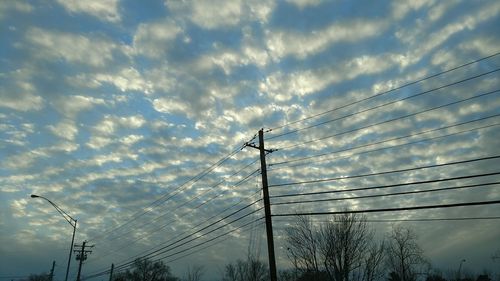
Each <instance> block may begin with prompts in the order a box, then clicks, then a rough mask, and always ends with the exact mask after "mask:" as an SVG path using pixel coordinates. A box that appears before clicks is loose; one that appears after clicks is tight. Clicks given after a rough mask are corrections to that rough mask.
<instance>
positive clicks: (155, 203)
mask: <svg viewBox="0 0 500 281" xmlns="http://www.w3.org/2000/svg"><path fill="white" fill-rule="evenodd" d="M240 151H241V148H238V149H235V150H233V151H232V152H230V153H229V154H227V155H226V156H224V157H223V158H221V159H219V160H218V161H217V162H215V163H213V164H211V165H210V166H209V167H208V168H206V169H204V170H203V171H202V172H200V173H199V174H197V175H196V176H194V177H192V178H190V179H189V180H187V181H186V182H184V183H183V184H181V185H180V186H178V187H177V188H175V189H174V190H172V191H171V192H168V193H166V194H164V195H162V196H161V197H160V198H158V199H156V200H155V201H153V202H152V203H150V204H149V205H148V206H147V207H146V208H145V209H146V211H142V212H141V211H138V212H137V213H135V214H134V215H132V217H131V218H130V219H129V220H128V221H126V222H125V223H123V224H121V225H119V226H117V227H115V228H112V229H110V230H108V231H106V232H104V233H102V234H100V235H97V236H96V237H93V238H92V239H88V240H87V241H95V240H97V239H99V238H101V237H104V236H105V235H107V234H109V233H111V232H113V231H116V230H118V229H120V228H123V227H124V226H125V225H128V224H130V223H131V222H132V221H135V220H137V219H138V218H140V217H142V216H143V215H145V214H147V213H149V212H151V210H152V208H154V207H155V206H158V205H159V204H161V203H163V202H166V201H168V200H169V199H171V198H172V197H174V196H175V195H177V194H178V193H180V191H182V190H183V189H185V188H186V185H187V184H188V183H190V182H193V183H192V184H191V186H192V185H193V184H195V183H196V182H198V181H199V180H200V179H202V178H203V177H204V176H206V175H207V174H209V173H210V172H211V171H213V170H214V169H215V168H216V167H218V166H220V165H222V164H223V163H224V162H225V161H227V160H228V159H229V158H231V157H232V156H234V155H235V154H237V153H238V152H240ZM173 193H175V194H173ZM172 194H173V195H172Z"/></svg>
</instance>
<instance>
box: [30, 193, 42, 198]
mask: <svg viewBox="0 0 500 281" xmlns="http://www.w3.org/2000/svg"><path fill="white" fill-rule="evenodd" d="M39 197H40V196H38V195H35V194H31V198H39Z"/></svg>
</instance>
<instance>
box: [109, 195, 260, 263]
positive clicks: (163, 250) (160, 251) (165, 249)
mask: <svg viewBox="0 0 500 281" xmlns="http://www.w3.org/2000/svg"><path fill="white" fill-rule="evenodd" d="M258 201H260V200H258ZM258 201H256V202H258ZM262 209H263V207H261V208H259V209H256V210H254V211H252V212H250V213H248V214H245V215H243V216H241V217H239V218H237V219H234V220H232V221H231V222H229V223H226V224H224V225H222V226H219V227H217V228H215V229H212V230H210V231H208V232H206V233H203V234H200V235H199V236H197V237H194V238H192V239H190V240H188V241H185V242H183V243H181V244H177V243H179V242H180V241H183V240H185V239H187V238H189V237H191V236H193V235H194V234H196V233H199V232H200V231H202V230H205V229H206V228H208V227H205V228H203V229H200V230H198V231H196V232H194V233H192V234H190V235H187V236H185V237H184V238H182V239H179V240H177V241H175V242H173V243H171V244H169V245H167V246H165V247H162V248H160V249H158V250H156V251H153V252H151V253H149V254H147V255H144V256H142V257H140V258H141V259H142V258H154V257H157V256H159V255H162V254H165V253H168V252H170V251H172V250H174V249H177V248H179V247H181V246H183V245H185V244H187V243H190V242H192V241H194V240H197V239H200V238H202V237H204V236H206V235H208V234H211V233H213V232H215V231H217V230H219V229H222V228H224V227H226V226H229V225H231V224H232V223H235V222H237V221H239V220H241V219H244V218H246V217H248V216H250V215H253V214H254V213H256V212H258V211H260V210H262ZM219 221H222V219H221V220H219ZM219 221H218V222H219ZM214 224H215V223H214ZM214 224H211V225H210V226H212V225H214ZM175 244H177V245H175ZM173 245H175V246H173ZM170 246H173V247H170ZM168 247H170V248H168ZM172 255H174V254H172ZM170 256H171V255H170ZM170 256H164V257H162V258H161V259H163V258H166V257H170ZM133 262H134V261H130V262H127V263H124V264H121V265H119V266H118V268H121V267H124V266H128V265H131V264H132V263H133Z"/></svg>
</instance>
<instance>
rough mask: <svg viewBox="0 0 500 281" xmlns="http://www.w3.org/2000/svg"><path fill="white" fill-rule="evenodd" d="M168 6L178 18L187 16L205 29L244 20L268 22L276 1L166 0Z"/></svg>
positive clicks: (227, 25)
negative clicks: (192, 0)
mask: <svg viewBox="0 0 500 281" xmlns="http://www.w3.org/2000/svg"><path fill="white" fill-rule="evenodd" d="M166 6H167V7H168V9H169V10H170V11H172V13H173V14H175V15H176V16H177V17H178V18H181V19H182V18H187V19H189V20H190V21H191V22H193V23H194V24H196V25H198V26H200V27H201V28H204V29H220V28H227V27H235V26H237V25H238V24H241V23H242V22H246V21H250V20H258V21H260V22H266V21H267V19H268V17H269V16H270V15H271V13H272V11H273V9H274V1H268V0H251V1H242V0H234V1H224V0H215V1H195V2H190V1H186V2H181V1H166Z"/></svg>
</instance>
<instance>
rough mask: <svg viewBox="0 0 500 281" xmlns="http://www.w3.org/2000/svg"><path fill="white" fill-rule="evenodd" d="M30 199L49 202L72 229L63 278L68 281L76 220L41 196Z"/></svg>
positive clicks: (32, 196)
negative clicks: (40, 199)
mask: <svg viewBox="0 0 500 281" xmlns="http://www.w3.org/2000/svg"><path fill="white" fill-rule="evenodd" d="M31 198H42V199H44V200H45V201H47V202H49V203H50V205H52V206H53V207H54V208H55V209H56V210H57V212H59V214H61V216H63V218H64V219H65V220H66V221H67V222H68V223H69V224H70V225H71V226H72V227H73V237H72V238H71V246H70V248H69V257H68V266H67V267H66V277H65V278H64V281H68V273H69V265H70V264H71V253H73V243H74V242H75V232H76V222H77V220H75V219H74V218H72V217H71V216H70V215H68V213H66V212H65V211H64V210H63V209H61V208H59V206H57V205H56V204H55V203H54V202H52V201H50V200H49V199H47V198H45V197H43V196H39V195H35V194H31Z"/></svg>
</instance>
